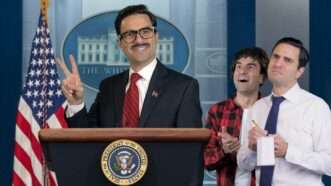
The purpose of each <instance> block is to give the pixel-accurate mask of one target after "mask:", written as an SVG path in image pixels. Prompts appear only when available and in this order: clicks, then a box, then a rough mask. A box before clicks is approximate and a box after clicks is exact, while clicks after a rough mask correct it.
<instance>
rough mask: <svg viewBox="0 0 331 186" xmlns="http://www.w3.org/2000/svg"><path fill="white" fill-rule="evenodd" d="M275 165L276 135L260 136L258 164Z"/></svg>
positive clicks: (258, 141)
mask: <svg viewBox="0 0 331 186" xmlns="http://www.w3.org/2000/svg"><path fill="white" fill-rule="evenodd" d="M266 165H275V149H274V137H273V136H267V137H260V138H259V139H258V140H257V166H266Z"/></svg>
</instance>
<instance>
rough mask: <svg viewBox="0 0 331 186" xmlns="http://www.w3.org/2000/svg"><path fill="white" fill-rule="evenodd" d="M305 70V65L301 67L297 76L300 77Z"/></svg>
mask: <svg viewBox="0 0 331 186" xmlns="http://www.w3.org/2000/svg"><path fill="white" fill-rule="evenodd" d="M304 72H305V67H300V68H299V69H298V71H297V74H296V78H297V79H299V78H300V77H301V76H302V74H303V73H304Z"/></svg>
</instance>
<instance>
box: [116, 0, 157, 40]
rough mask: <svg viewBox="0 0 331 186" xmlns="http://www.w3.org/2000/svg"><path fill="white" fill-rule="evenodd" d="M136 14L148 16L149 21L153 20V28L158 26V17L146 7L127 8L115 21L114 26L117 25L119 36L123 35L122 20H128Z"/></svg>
mask: <svg viewBox="0 0 331 186" xmlns="http://www.w3.org/2000/svg"><path fill="white" fill-rule="evenodd" d="M134 14H145V15H147V16H148V17H149V19H150V20H151V22H152V25H153V27H156V26H157V21H156V16H155V15H154V14H153V13H152V12H150V11H149V10H148V9H147V7H146V6H145V5H143V4H140V5H132V6H127V7H125V8H123V9H122V10H120V11H119V12H118V14H117V17H116V19H115V23H114V25H115V29H116V33H117V35H120V34H121V23H122V20H123V19H124V18H126V17H128V16H130V15H134Z"/></svg>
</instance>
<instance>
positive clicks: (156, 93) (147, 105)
mask: <svg viewBox="0 0 331 186" xmlns="http://www.w3.org/2000/svg"><path fill="white" fill-rule="evenodd" d="M167 73H168V71H167V69H166V67H164V66H163V65H162V64H161V63H160V62H159V61H158V63H157V65H156V67H155V70H154V72H153V75H152V78H151V81H150V83H149V86H148V90H147V93H146V97H145V100H144V105H143V107H142V110H141V114H140V120H139V126H140V127H144V126H145V122H146V120H147V119H148V116H149V115H150V113H151V112H152V110H153V106H154V105H155V103H156V102H157V101H158V98H159V97H160V96H161V94H162V85H163V84H164V82H165V80H166V75H167Z"/></svg>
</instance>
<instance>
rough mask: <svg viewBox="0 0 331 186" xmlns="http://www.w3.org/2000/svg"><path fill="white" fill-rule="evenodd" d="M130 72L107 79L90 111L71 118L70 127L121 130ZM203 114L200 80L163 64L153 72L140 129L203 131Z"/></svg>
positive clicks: (102, 84) (81, 112) (101, 85)
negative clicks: (189, 129) (195, 129)
mask: <svg viewBox="0 0 331 186" xmlns="http://www.w3.org/2000/svg"><path fill="white" fill-rule="evenodd" d="M128 77H129V71H128V70H127V71H125V72H122V73H120V74H118V75H114V76H111V77H109V78H106V79H104V80H103V81H102V82H101V84H100V87H99V90H100V91H99V93H98V95H97V97H96V99H95V101H94V103H93V105H92V106H91V109H90V111H89V112H87V110H86V108H84V109H83V110H81V111H80V112H78V113H77V114H75V115H74V116H73V117H71V118H68V122H69V125H70V127H104V128H112V127H121V125H122V124H121V123H122V122H121V121H122V111H123V102H124V96H125V86H126V84H127V82H128ZM201 117H202V112H201V106H200V99H199V85H198V82H197V80H195V79H193V78H192V77H189V76H187V75H184V74H181V73H178V72H176V71H174V70H171V69H168V68H167V67H165V66H164V65H163V64H161V63H160V62H159V61H158V62H157V65H156V68H155V70H154V72H153V75H152V78H151V81H150V84H149V87H148V90H147V93H146V97H145V100H144V105H143V107H142V111H141V114H140V121H139V127H148V128H177V127H178V128H200V127H202V121H201V119H202V118H201Z"/></svg>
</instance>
